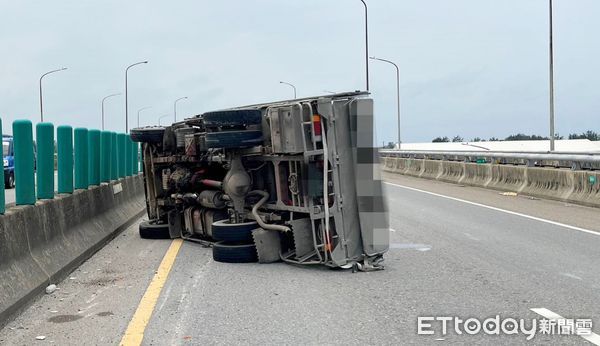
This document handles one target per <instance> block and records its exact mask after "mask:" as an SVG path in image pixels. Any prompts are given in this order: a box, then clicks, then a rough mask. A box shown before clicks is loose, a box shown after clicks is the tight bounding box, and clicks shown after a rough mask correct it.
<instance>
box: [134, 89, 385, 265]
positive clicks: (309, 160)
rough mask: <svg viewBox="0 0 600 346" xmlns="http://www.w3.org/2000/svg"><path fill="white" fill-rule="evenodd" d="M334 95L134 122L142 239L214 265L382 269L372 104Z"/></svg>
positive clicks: (382, 232) (360, 96)
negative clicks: (202, 255) (186, 246)
mask: <svg viewBox="0 0 600 346" xmlns="http://www.w3.org/2000/svg"><path fill="white" fill-rule="evenodd" d="M366 96H367V94H366V93H360V92H354V93H342V94H335V95H328V96H322V97H313V98H306V99H297V100H290V101H282V102H274V103H268V104H261V105H253V106H246V107H242V108H232V109H227V110H223V111H216V112H207V113H204V114H201V115H198V116H195V117H192V118H189V119H186V120H184V121H181V122H178V123H175V124H172V125H171V126H169V127H166V128H162V127H148V128H137V129H133V130H132V131H131V137H132V139H133V140H134V141H137V142H141V143H142V157H143V171H144V177H145V190H146V202H147V211H148V216H149V218H150V221H149V222H145V223H143V224H142V225H141V226H140V235H141V236H142V237H144V238H176V237H181V238H184V239H186V240H189V241H194V242H198V243H201V244H204V245H207V246H211V247H212V248H213V257H214V259H215V260H217V261H221V262H235V263H237V262H256V261H258V262H261V263H269V262H276V261H285V262H288V263H294V264H323V265H326V266H329V267H344V268H348V267H353V268H355V269H358V270H374V269H382V268H383V265H382V261H383V254H384V253H385V252H386V251H387V250H388V247H389V233H388V232H389V230H388V217H387V213H386V206H385V202H384V198H383V191H382V184H381V181H380V179H379V167H378V165H379V161H378V160H379V159H378V155H377V152H376V149H374V148H373V142H374V141H373V133H374V132H373V126H374V125H373V102H372V100H371V99H369V98H367V97H366Z"/></svg>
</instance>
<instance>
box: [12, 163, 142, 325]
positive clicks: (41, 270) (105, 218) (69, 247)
mask: <svg viewBox="0 0 600 346" xmlns="http://www.w3.org/2000/svg"><path fill="white" fill-rule="evenodd" d="M144 209H145V200H144V189H143V178H142V176H141V175H138V176H134V177H129V178H126V179H121V180H119V181H117V182H112V183H110V184H102V185H101V186H95V187H91V188H90V189H86V190H77V191H75V192H74V193H73V194H62V195H57V196H56V197H55V199H52V200H44V201H39V202H38V203H36V205H31V206H17V207H14V208H10V209H8V210H7V211H6V214H5V215H3V216H0V278H1V279H0V327H1V326H3V325H4V324H6V322H8V320H9V319H10V318H11V317H12V316H13V315H14V314H16V313H17V312H18V311H19V310H20V309H22V308H24V307H25V306H27V305H28V303H29V302H31V301H32V300H33V299H34V298H35V297H36V296H38V295H39V294H41V293H42V292H44V290H45V287H46V286H48V285H49V284H51V283H57V282H59V281H60V280H62V279H63V278H65V277H66V276H67V275H68V274H69V273H70V272H71V271H73V270H74V269H75V268H77V266H79V265H80V264H81V263H82V262H83V261H85V260H86V259H87V258H89V257H90V256H91V255H92V254H93V253H94V252H96V251H97V250H99V249H100V248H101V247H102V246H104V244H106V243H107V242H108V241H109V240H111V239H112V238H113V237H114V236H115V235H116V234H117V233H119V232H120V231H121V230H123V229H124V228H125V227H126V226H127V225H128V224H129V223H130V222H132V221H134V220H135V218H136V217H139V216H140V215H141V214H142V213H143V211H144Z"/></svg>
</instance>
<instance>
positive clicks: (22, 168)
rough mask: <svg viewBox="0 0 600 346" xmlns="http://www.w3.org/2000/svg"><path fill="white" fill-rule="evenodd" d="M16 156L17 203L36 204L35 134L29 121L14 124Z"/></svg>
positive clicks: (18, 121)
mask: <svg viewBox="0 0 600 346" xmlns="http://www.w3.org/2000/svg"><path fill="white" fill-rule="evenodd" d="M13 146H14V151H15V152H14V154H15V185H16V188H15V189H16V190H15V195H16V196H15V202H16V204H17V205H27V204H35V175H34V160H35V159H34V156H33V133H32V125H31V121H29V120H16V121H15V122H13Z"/></svg>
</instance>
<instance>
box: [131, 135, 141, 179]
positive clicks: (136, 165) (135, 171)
mask: <svg viewBox="0 0 600 346" xmlns="http://www.w3.org/2000/svg"><path fill="white" fill-rule="evenodd" d="M139 151H140V146H139V144H138V143H137V142H133V157H132V158H131V160H132V161H133V175H138V173H139V172H140V163H139V162H140V160H139V158H138V155H139Z"/></svg>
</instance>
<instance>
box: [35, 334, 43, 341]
mask: <svg viewBox="0 0 600 346" xmlns="http://www.w3.org/2000/svg"><path fill="white" fill-rule="evenodd" d="M35 339H36V340H46V336H44V335H40V336H36V337H35Z"/></svg>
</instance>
